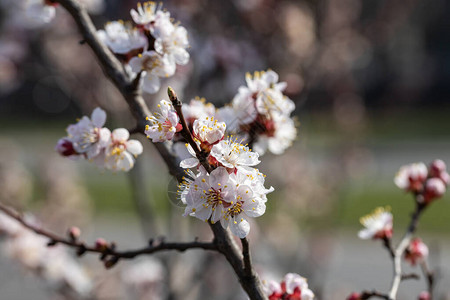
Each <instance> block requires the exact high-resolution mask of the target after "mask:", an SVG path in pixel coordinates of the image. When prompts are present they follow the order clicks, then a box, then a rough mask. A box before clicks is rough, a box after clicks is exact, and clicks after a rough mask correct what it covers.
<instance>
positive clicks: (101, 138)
mask: <svg viewBox="0 0 450 300" xmlns="http://www.w3.org/2000/svg"><path fill="white" fill-rule="evenodd" d="M105 121H106V113H105V111H104V110H102V109H101V108H99V107H97V108H96V109H94V111H93V112H92V114H91V118H90V119H89V118H88V117H86V116H83V117H82V118H81V120H80V121H78V123H77V124H72V125H69V127H67V133H68V139H69V140H70V141H71V142H72V147H73V149H74V150H75V152H76V153H78V154H84V155H85V156H86V158H87V159H91V158H94V157H95V156H97V155H99V154H100V151H101V150H102V149H103V148H105V147H106V146H107V145H108V144H109V141H110V137H111V132H110V130H109V129H108V128H105V127H103V125H104V124H105Z"/></svg>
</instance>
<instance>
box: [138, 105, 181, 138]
mask: <svg viewBox="0 0 450 300" xmlns="http://www.w3.org/2000/svg"><path fill="white" fill-rule="evenodd" d="M158 108H159V109H160V112H159V113H154V114H153V115H152V116H151V117H149V118H147V120H148V121H150V123H151V125H147V126H146V127H145V134H146V135H147V137H148V138H149V139H151V140H152V141H153V142H165V141H168V140H171V139H172V138H173V136H174V134H175V132H177V131H180V130H181V124H179V123H178V122H179V120H180V119H179V118H178V115H177V113H176V111H175V109H174V108H173V105H172V104H171V103H170V102H168V101H166V100H161V101H160V102H159V104H158Z"/></svg>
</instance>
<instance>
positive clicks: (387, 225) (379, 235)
mask: <svg viewBox="0 0 450 300" xmlns="http://www.w3.org/2000/svg"><path fill="white" fill-rule="evenodd" d="M392 219H393V216H392V214H391V213H390V212H389V208H383V207H378V208H377V209H375V210H374V211H373V212H372V213H371V214H368V215H366V216H364V217H361V219H360V222H361V224H362V225H363V226H364V227H365V228H364V229H361V230H360V231H359V232H358V237H359V238H360V239H363V240H367V239H385V238H388V239H390V238H391V237H392Z"/></svg>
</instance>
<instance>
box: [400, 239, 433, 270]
mask: <svg viewBox="0 0 450 300" xmlns="http://www.w3.org/2000/svg"><path fill="white" fill-rule="evenodd" d="M427 256H428V247H427V245H426V244H425V243H424V242H422V240H421V239H419V238H414V239H412V240H411V241H410V243H409V245H408V248H406V251H405V260H406V261H408V262H409V263H410V264H411V265H413V266H415V265H416V264H417V263H418V262H421V261H423V260H424V259H426V258H427Z"/></svg>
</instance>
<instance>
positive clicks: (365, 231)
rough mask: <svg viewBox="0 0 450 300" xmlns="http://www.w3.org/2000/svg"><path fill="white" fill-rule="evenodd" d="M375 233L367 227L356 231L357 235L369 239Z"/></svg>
mask: <svg viewBox="0 0 450 300" xmlns="http://www.w3.org/2000/svg"><path fill="white" fill-rule="evenodd" d="M374 235H375V232H373V231H372V230H369V229H362V230H360V231H359V232H358V237H359V238H360V239H363V240H368V239H371V238H372V237H373V236H374Z"/></svg>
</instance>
